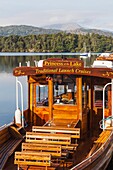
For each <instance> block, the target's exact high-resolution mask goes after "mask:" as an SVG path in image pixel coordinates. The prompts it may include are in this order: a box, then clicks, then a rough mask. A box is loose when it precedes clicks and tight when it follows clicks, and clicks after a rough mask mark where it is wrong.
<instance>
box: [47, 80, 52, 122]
mask: <svg viewBox="0 0 113 170" xmlns="http://www.w3.org/2000/svg"><path fill="white" fill-rule="evenodd" d="M48 101H49V120H52V119H53V80H52V79H51V80H48Z"/></svg>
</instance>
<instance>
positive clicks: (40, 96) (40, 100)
mask: <svg viewBox="0 0 113 170" xmlns="http://www.w3.org/2000/svg"><path fill="white" fill-rule="evenodd" d="M36 104H37V106H48V86H47V85H37V86H36Z"/></svg>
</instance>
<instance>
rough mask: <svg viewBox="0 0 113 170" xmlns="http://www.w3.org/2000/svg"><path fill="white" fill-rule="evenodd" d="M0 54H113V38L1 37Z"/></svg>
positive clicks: (54, 35)
mask: <svg viewBox="0 0 113 170" xmlns="http://www.w3.org/2000/svg"><path fill="white" fill-rule="evenodd" d="M0 52H113V38H112V37H107V36H104V35H99V34H94V33H91V34H89V33H88V34H85V35H82V34H71V33H64V32H60V33H57V34H40V35H27V36H19V35H11V36H8V37H3V36H2V37H0Z"/></svg>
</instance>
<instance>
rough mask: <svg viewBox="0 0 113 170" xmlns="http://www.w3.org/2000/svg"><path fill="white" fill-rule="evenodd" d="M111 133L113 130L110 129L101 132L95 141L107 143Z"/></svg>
mask: <svg viewBox="0 0 113 170" xmlns="http://www.w3.org/2000/svg"><path fill="white" fill-rule="evenodd" d="M110 134H111V131H109V130H105V131H103V132H102V133H101V134H100V136H99V138H98V139H97V140H96V141H94V143H105V142H106V140H107V139H108V137H109V136H110Z"/></svg>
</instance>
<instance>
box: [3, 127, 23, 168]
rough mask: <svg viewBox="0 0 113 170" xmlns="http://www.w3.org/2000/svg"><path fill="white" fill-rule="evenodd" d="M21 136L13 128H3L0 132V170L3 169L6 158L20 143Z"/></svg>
mask: <svg viewBox="0 0 113 170" xmlns="http://www.w3.org/2000/svg"><path fill="white" fill-rule="evenodd" d="M22 140H23V138H22V136H21V135H20V134H19V133H17V132H16V130H15V128H14V127H5V128H4V129H2V130H1V131H0V169H3V167H4V166H5V164H6V162H7V160H8V158H9V157H10V156H11V155H12V154H13V152H14V150H15V149H16V148H17V147H18V145H19V144H20V143H21V142H22Z"/></svg>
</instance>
